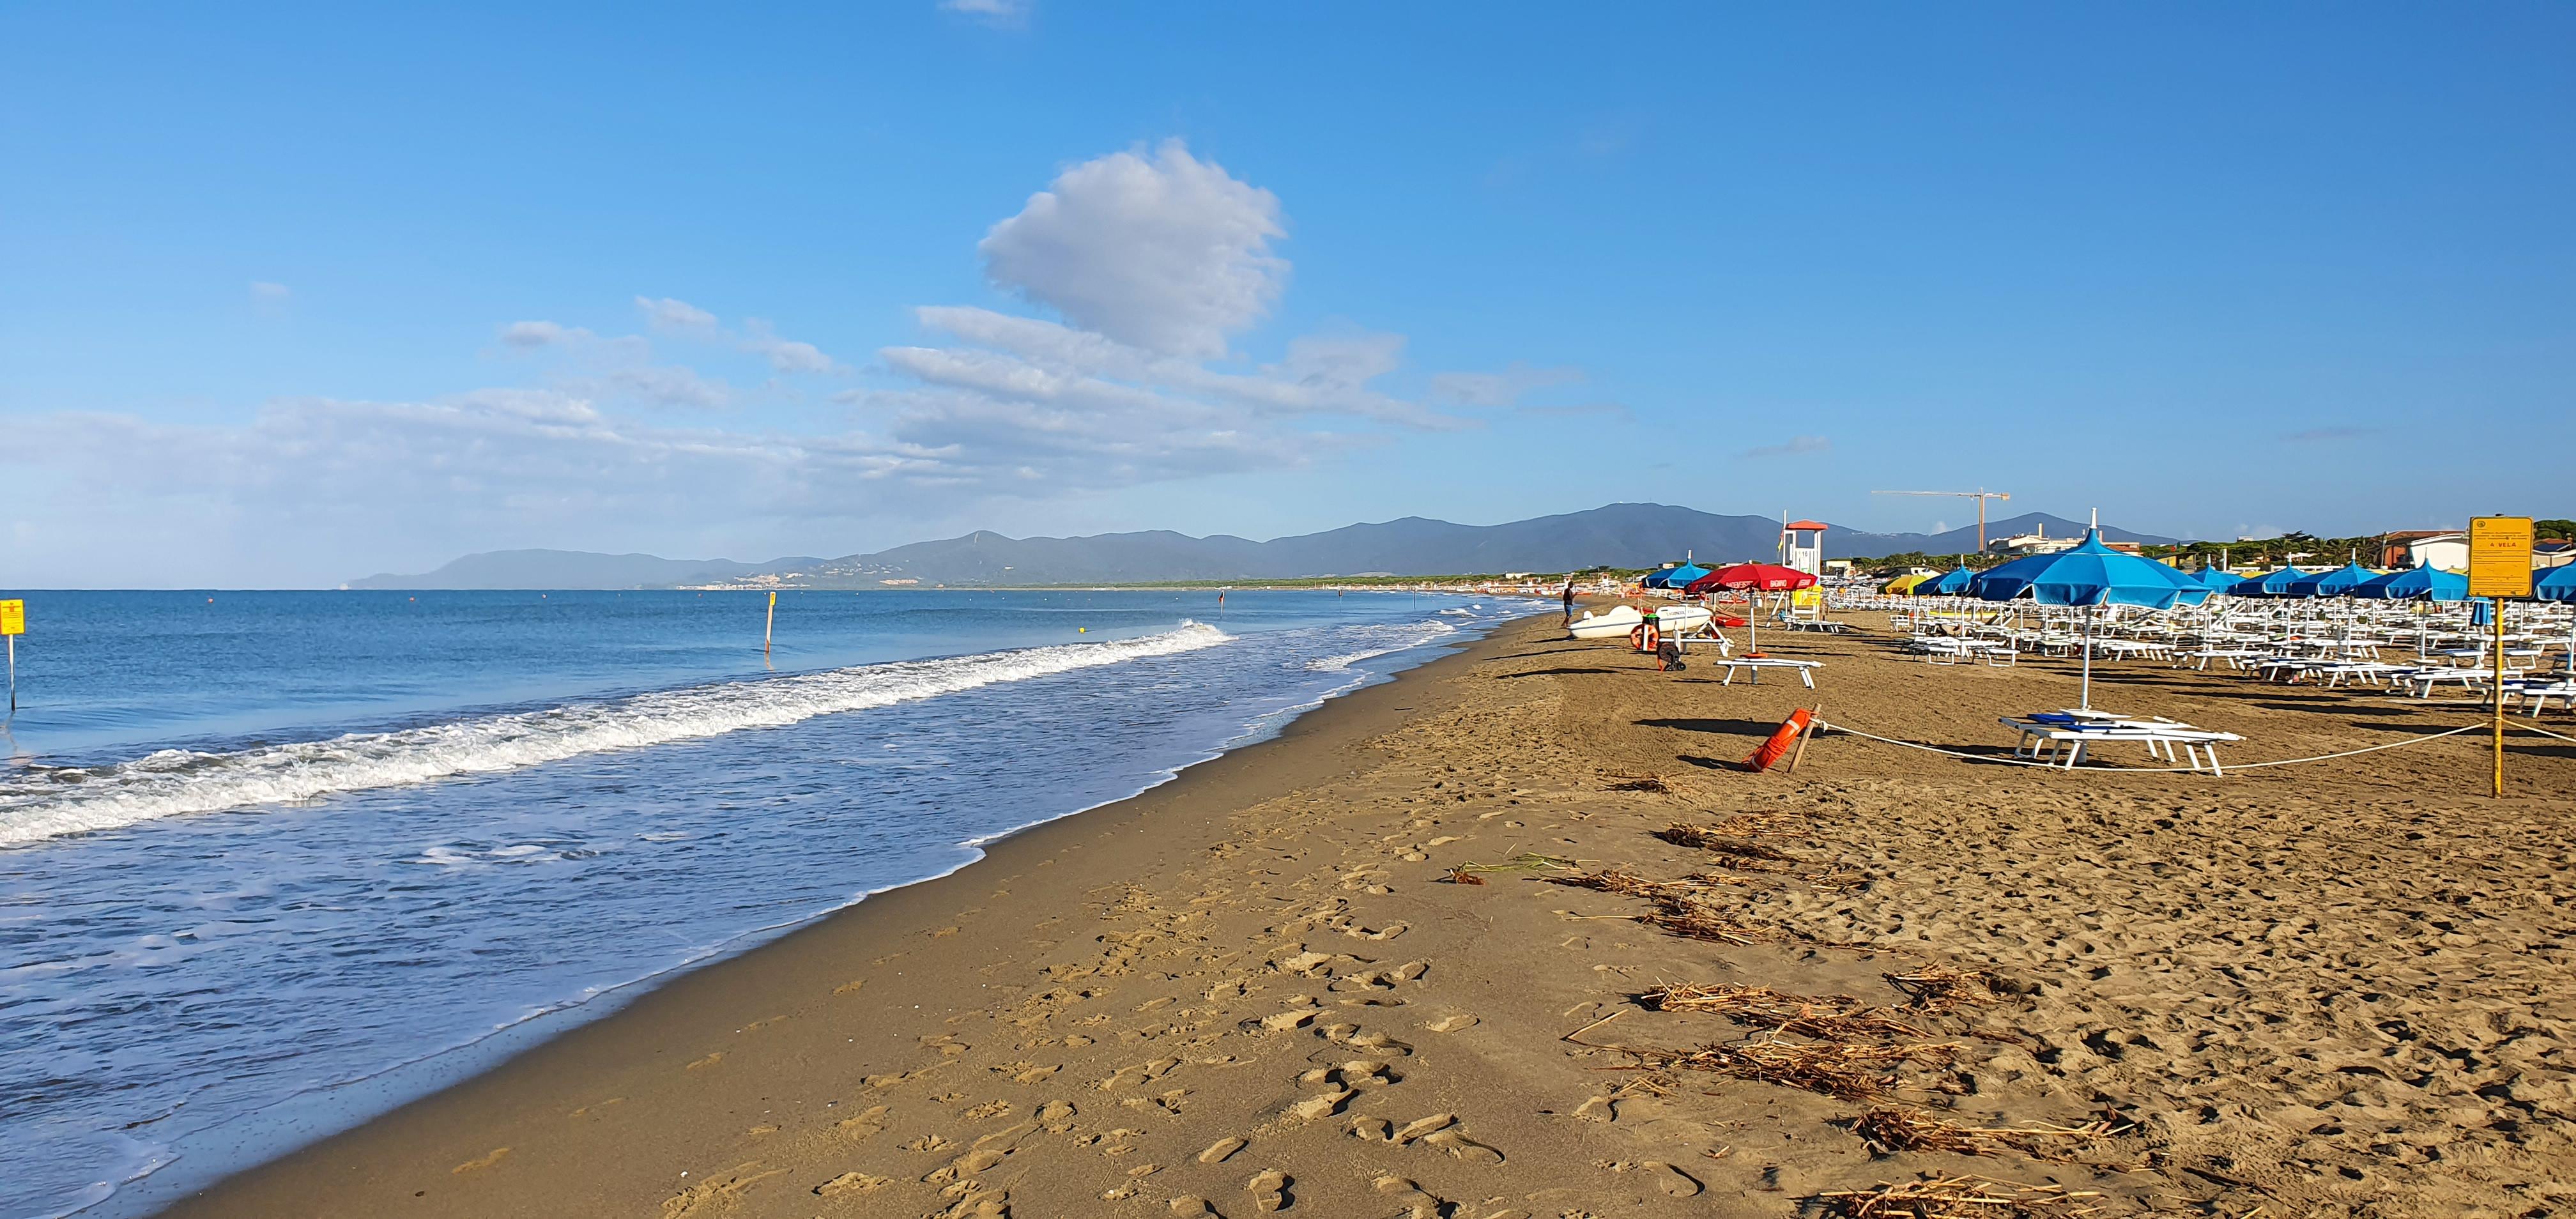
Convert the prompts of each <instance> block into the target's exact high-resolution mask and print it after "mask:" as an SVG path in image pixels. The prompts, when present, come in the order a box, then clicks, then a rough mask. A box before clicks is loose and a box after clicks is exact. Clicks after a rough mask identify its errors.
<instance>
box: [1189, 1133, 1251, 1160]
mask: <svg viewBox="0 0 2576 1219" xmlns="http://www.w3.org/2000/svg"><path fill="white" fill-rule="evenodd" d="M1243 1148H1244V1140H1242V1139H1239V1138H1236V1137H1234V1136H1232V1135H1228V1136H1226V1137H1225V1138H1221V1139H1218V1140H1217V1141H1215V1142H1213V1143H1210V1144H1208V1149H1207V1150H1205V1151H1202V1152H1200V1153H1199V1163H1201V1164H1222V1163H1225V1161H1226V1157H1228V1156H1231V1155H1233V1154H1234V1153H1236V1152H1238V1151H1241V1150H1243Z"/></svg>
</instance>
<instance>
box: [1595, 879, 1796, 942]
mask: <svg viewBox="0 0 2576 1219" xmlns="http://www.w3.org/2000/svg"><path fill="white" fill-rule="evenodd" d="M1545 879H1546V881H1547V882H1548V883H1549V884H1552V885H1566V886H1569V887H1572V888H1576V889H1592V890H1596V891H1598V892H1602V893H1618V894H1623V895H1625V896H1628V897H1641V898H1644V899H1646V900H1647V901H1649V902H1652V903H1654V907H1655V910H1654V913H1652V914H1640V915H1635V916H1633V917H1634V919H1635V921H1637V922H1640V923H1644V924H1647V925H1648V926H1653V927H1661V928H1663V929H1664V930H1666V931H1669V932H1672V933H1673V934H1675V935H1678V936H1684V937H1687V938H1690V939H1695V940H1714V941H1717V942H1719V943H1725V944H1758V943H1761V942H1762V941H1764V940H1766V939H1769V938H1772V937H1770V936H1768V935H1766V934H1764V933H1763V932H1761V931H1759V930H1757V929H1755V928H1752V927H1747V926H1745V925H1743V924H1741V923H1738V922H1735V921H1734V920H1732V919H1729V918H1727V917H1726V916H1724V915H1722V914H1720V913H1718V912H1717V911H1715V910H1713V909H1710V908H1709V906H1708V905H1707V904H1706V903H1705V902H1703V901H1702V900H1700V897H1701V895H1702V894H1705V893H1708V892H1710V891H1711V890H1713V889H1715V888H1717V887H1719V886H1721V885H1727V884H1735V883H1741V882H1739V881H1736V880H1735V879H1734V878H1731V877H1710V876H1692V877H1686V878H1684V879H1682V880H1647V879H1646V878H1644V877H1642V876H1638V875H1636V874H1635V873H1632V872H1621V871H1618V870H1616V869H1604V870H1602V871H1599V872H1584V873H1580V874H1578V875H1574V876H1550V877H1546V878H1545Z"/></svg>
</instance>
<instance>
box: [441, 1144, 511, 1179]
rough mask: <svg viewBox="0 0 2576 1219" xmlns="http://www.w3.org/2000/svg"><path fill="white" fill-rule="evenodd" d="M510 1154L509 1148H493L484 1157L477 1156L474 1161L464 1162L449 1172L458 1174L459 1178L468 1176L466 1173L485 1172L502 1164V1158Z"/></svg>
mask: <svg viewBox="0 0 2576 1219" xmlns="http://www.w3.org/2000/svg"><path fill="white" fill-rule="evenodd" d="M508 1154H510V1149H509V1148H507V1147H495V1148H493V1149H492V1150H490V1151H487V1152H485V1153H483V1154H482V1155H479V1156H476V1157H474V1158H473V1159H471V1160H467V1161H466V1162H464V1163H462V1164H459V1165H457V1166H456V1167H454V1168H451V1169H448V1170H447V1171H449V1172H452V1173H455V1174H457V1175H459V1176H462V1175H464V1174H466V1173H469V1172H479V1171H481V1170H483V1169H486V1168H490V1167H491V1166H493V1165H495V1164H498V1163H500V1162H501V1157H503V1156H505V1155H508Z"/></svg>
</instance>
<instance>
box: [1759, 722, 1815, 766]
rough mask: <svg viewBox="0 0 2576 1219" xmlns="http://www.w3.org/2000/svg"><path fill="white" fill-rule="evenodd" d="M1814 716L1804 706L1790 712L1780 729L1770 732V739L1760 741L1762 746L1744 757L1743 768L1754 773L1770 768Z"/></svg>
mask: <svg viewBox="0 0 2576 1219" xmlns="http://www.w3.org/2000/svg"><path fill="white" fill-rule="evenodd" d="M1814 718H1815V713H1814V712H1812V711H1809V710H1807V709H1806V708H1804V707H1800V708H1798V709H1797V710H1795V711H1792V712H1790V713H1789V718H1788V719H1787V720H1786V721H1785V722H1783V723H1782V724H1781V725H1780V730H1779V731H1778V732H1774V733H1772V734H1771V739H1770V740H1767V741H1764V742H1762V748H1760V749H1756V750H1754V751H1753V756H1752V757H1749V758H1746V759H1744V767H1745V769H1747V770H1750V771H1752V772H1754V773H1755V774H1760V773H1762V772H1763V771H1766V770H1769V769H1771V764H1772V763H1773V762H1777V761H1779V760H1780V758H1781V757H1782V755H1785V754H1787V753H1788V752H1789V746H1791V745H1793V744H1795V743H1797V740H1798V734H1799V733H1801V732H1805V731H1806V730H1807V723H1808V721H1810V720H1813V719H1814Z"/></svg>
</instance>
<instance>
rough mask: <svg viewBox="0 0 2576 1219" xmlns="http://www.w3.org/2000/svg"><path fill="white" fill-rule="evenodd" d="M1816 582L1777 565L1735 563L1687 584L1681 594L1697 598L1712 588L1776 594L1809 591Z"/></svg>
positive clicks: (1800, 573)
mask: <svg viewBox="0 0 2576 1219" xmlns="http://www.w3.org/2000/svg"><path fill="white" fill-rule="evenodd" d="M1815 585H1816V578H1815V577H1814V576H1811V575H1808V574H1807V573H1805V572H1803V571H1799V570H1798V569H1796V568H1794V567H1782V566H1780V565H1779V564H1777V563H1738V564H1735V565H1734V566H1732V567H1721V568H1718V569H1717V570H1716V571H1712V572H1710V573H1708V574H1707V575H1704V576H1701V577H1700V578H1698V579H1696V580H1693V581H1691V582H1690V586H1689V587H1688V588H1685V589H1683V590H1682V591H1684V592H1687V593H1690V594H1692V595H1693V596H1697V595H1698V594H1701V593H1705V592H1707V591H1708V590H1710V589H1712V588H1749V589H1752V590H1754V591H1755V592H1764V593H1777V592H1786V591H1788V590H1790V589H1794V588H1813V587H1815Z"/></svg>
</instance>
